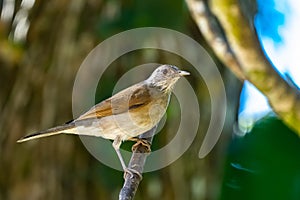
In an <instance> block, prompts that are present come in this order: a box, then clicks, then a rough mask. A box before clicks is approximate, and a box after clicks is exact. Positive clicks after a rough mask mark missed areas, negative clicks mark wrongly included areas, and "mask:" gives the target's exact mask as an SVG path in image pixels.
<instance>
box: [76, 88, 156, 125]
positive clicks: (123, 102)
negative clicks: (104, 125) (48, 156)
mask: <svg viewBox="0 0 300 200" xmlns="http://www.w3.org/2000/svg"><path fill="white" fill-rule="evenodd" d="M150 101H151V95H150V92H149V90H148V88H147V86H146V84H145V83H144V82H141V83H137V84H135V85H133V86H131V87H129V88H126V89H124V90H122V91H120V92H118V93H117V94H115V95H113V96H112V97H110V98H109V99H106V100H104V101H102V102H100V103H98V104H97V105H95V106H93V107H92V108H91V109H90V110H89V111H87V112H86V113H84V114H83V115H81V116H80V117H79V118H77V119H76V120H75V121H78V120H86V119H89V118H101V117H106V116H110V115H116V114H120V113H124V112H127V111H128V110H130V109H134V108H138V107H139V106H142V105H146V104H148V103H149V102H150Z"/></svg>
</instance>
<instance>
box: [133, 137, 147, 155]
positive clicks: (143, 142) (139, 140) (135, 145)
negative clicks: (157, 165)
mask: <svg viewBox="0 0 300 200" xmlns="http://www.w3.org/2000/svg"><path fill="white" fill-rule="evenodd" d="M139 145H142V146H144V147H146V152H145V153H150V152H151V144H150V142H149V141H148V140H146V139H140V138H137V139H136V143H135V144H134V145H133V146H132V147H131V151H132V152H135V151H136V149H137V148H138V146H139Z"/></svg>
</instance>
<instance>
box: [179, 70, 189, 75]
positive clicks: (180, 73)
mask: <svg viewBox="0 0 300 200" xmlns="http://www.w3.org/2000/svg"><path fill="white" fill-rule="evenodd" d="M179 75H180V76H188V75H190V72H187V71H182V70H180V71H179Z"/></svg>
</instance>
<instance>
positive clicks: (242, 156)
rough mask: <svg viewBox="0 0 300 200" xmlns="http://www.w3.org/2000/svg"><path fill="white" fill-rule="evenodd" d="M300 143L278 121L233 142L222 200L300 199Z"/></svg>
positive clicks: (264, 122) (257, 127)
mask: <svg viewBox="0 0 300 200" xmlns="http://www.w3.org/2000/svg"><path fill="white" fill-rule="evenodd" d="M299 155H300V140H299V137H298V136H297V135H296V134H295V133H294V132H293V131H291V130H290V129H289V128H287V127H286V126H285V125H284V124H283V122H282V121H280V120H279V119H277V118H275V117H266V118H263V119H261V120H260V121H258V122H257V123H256V124H255V126H254V128H253V129H252V131H251V132H250V133H248V134H247V135H246V136H245V137H243V138H236V139H234V140H233V141H232V143H231V145H230V148H229V153H228V158H227V161H226V165H225V177H224V181H223V188H222V195H221V199H230V200H234V199H249V200H250V199H251V200H252V199H256V200H257V199H299V198H300V185H299V183H300V159H299Z"/></svg>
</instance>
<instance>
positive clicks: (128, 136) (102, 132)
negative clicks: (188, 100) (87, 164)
mask: <svg viewBox="0 0 300 200" xmlns="http://www.w3.org/2000/svg"><path fill="white" fill-rule="evenodd" d="M186 75H190V73H189V72H187V71H183V70H180V69H179V68H178V67H176V66H174V65H168V64H163V65H160V66H158V67H157V68H156V69H155V70H154V71H153V72H152V74H151V75H150V76H149V77H148V78H147V79H146V80H144V81H141V82H139V83H136V84H134V85H132V86H130V87H128V88H126V89H124V90H121V91H120V92H118V93H116V94H114V95H113V96H111V97H110V98H108V99H106V100H103V101H101V102H100V103H98V104H96V105H95V106H93V107H92V108H90V109H89V110H88V111H87V112H85V113H83V114H82V115H80V116H79V117H78V118H76V119H74V120H71V121H69V122H67V123H65V124H63V125H60V126H56V127H54V128H49V129H47V130H44V131H40V132H37V133H33V134H29V135H27V136H24V137H22V138H20V139H19V140H18V141H17V142H18V143H21V142H25V141H29V140H33V139H37V138H43V137H47V136H53V135H59V134H75V135H88V136H96V137H102V138H104V139H109V140H112V141H113V142H112V146H113V148H114V149H115V151H116V153H117V156H118V158H119V160H120V162H121V165H122V168H123V170H124V172H128V173H130V174H132V173H137V174H139V173H138V172H136V171H132V169H128V168H127V167H126V164H125V162H124V159H123V157H122V155H121V152H120V146H121V144H122V142H123V141H130V140H131V141H137V142H138V143H139V142H141V143H142V144H143V145H146V146H149V145H150V144H147V143H145V141H143V140H140V139H137V137H138V136H139V135H141V134H143V133H145V132H147V131H149V130H151V129H152V128H153V127H154V126H156V125H157V124H158V123H159V121H160V120H161V118H162V117H163V115H164V114H165V112H166V109H167V107H168V104H169V101H170V96H171V93H172V90H173V88H174V86H175V83H176V82H177V81H178V80H179V79H180V78H181V77H183V76H186ZM149 149H150V147H149Z"/></svg>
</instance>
